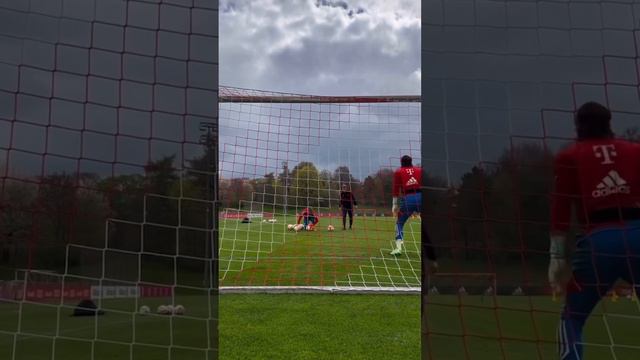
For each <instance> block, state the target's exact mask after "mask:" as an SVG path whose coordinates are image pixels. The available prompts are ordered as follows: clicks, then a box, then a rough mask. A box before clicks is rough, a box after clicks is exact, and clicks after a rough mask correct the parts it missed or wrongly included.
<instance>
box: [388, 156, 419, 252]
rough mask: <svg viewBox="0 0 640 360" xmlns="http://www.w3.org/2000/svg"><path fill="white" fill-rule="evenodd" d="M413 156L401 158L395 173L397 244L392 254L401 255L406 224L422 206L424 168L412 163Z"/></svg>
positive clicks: (394, 198)
mask: <svg viewBox="0 0 640 360" xmlns="http://www.w3.org/2000/svg"><path fill="white" fill-rule="evenodd" d="M412 161H413V160H412V159H411V156H409V155H404V156H403V157H402V158H401V159H400V168H399V169H397V170H396V171H395V173H394V174H393V186H392V189H391V193H392V195H393V208H392V212H393V215H394V216H396V246H395V249H393V251H391V255H400V254H401V253H402V245H403V243H404V224H405V223H406V222H407V220H409V217H410V216H411V215H413V213H416V212H418V213H419V212H420V211H421V208H422V192H421V190H420V186H421V185H422V169H421V168H419V167H415V166H413V164H412Z"/></svg>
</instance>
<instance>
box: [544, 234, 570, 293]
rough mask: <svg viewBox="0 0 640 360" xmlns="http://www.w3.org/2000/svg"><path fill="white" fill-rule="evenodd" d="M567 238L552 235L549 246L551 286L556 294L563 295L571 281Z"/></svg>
mask: <svg viewBox="0 0 640 360" xmlns="http://www.w3.org/2000/svg"><path fill="white" fill-rule="evenodd" d="M566 242H567V237H566V236H565V235H551V236H550V246H549V257H550V259H549V270H548V273H547V275H548V276H549V284H550V285H551V289H552V290H553V292H554V293H563V292H564V288H565V286H566V284H567V281H568V280H569V276H568V275H569V265H568V262H567V259H566V257H567V254H566Z"/></svg>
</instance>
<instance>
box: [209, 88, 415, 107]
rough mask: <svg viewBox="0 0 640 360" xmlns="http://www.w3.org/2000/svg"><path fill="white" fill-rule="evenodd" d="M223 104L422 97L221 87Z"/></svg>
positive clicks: (394, 100)
mask: <svg viewBox="0 0 640 360" xmlns="http://www.w3.org/2000/svg"><path fill="white" fill-rule="evenodd" d="M218 101H219V102H221V103H280V104H296V103H298V104H347V103H399V102H405V103H406V102H420V101H422V97H421V96H420V95H373V96H324V95H295V94H286V93H277V92H269V93H266V94H265V93H264V92H257V91H252V90H248V89H240V88H232V87H225V86H221V87H220V88H219V92H218Z"/></svg>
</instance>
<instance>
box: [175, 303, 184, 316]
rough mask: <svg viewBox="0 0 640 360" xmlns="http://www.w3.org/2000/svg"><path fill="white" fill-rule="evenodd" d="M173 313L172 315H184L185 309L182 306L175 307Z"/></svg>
mask: <svg viewBox="0 0 640 360" xmlns="http://www.w3.org/2000/svg"><path fill="white" fill-rule="evenodd" d="M173 313H174V314H176V315H184V313H185V308H184V306H182V305H176V306H175V307H174V308H173Z"/></svg>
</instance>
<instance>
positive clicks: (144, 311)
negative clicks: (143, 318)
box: [139, 305, 151, 315]
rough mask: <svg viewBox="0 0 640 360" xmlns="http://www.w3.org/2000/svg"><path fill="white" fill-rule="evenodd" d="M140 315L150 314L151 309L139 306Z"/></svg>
mask: <svg viewBox="0 0 640 360" xmlns="http://www.w3.org/2000/svg"><path fill="white" fill-rule="evenodd" d="M139 312H140V314H143V315H146V314H148V313H150V312H151V309H150V308H149V307H148V306H147V305H142V306H140V311H139Z"/></svg>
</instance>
